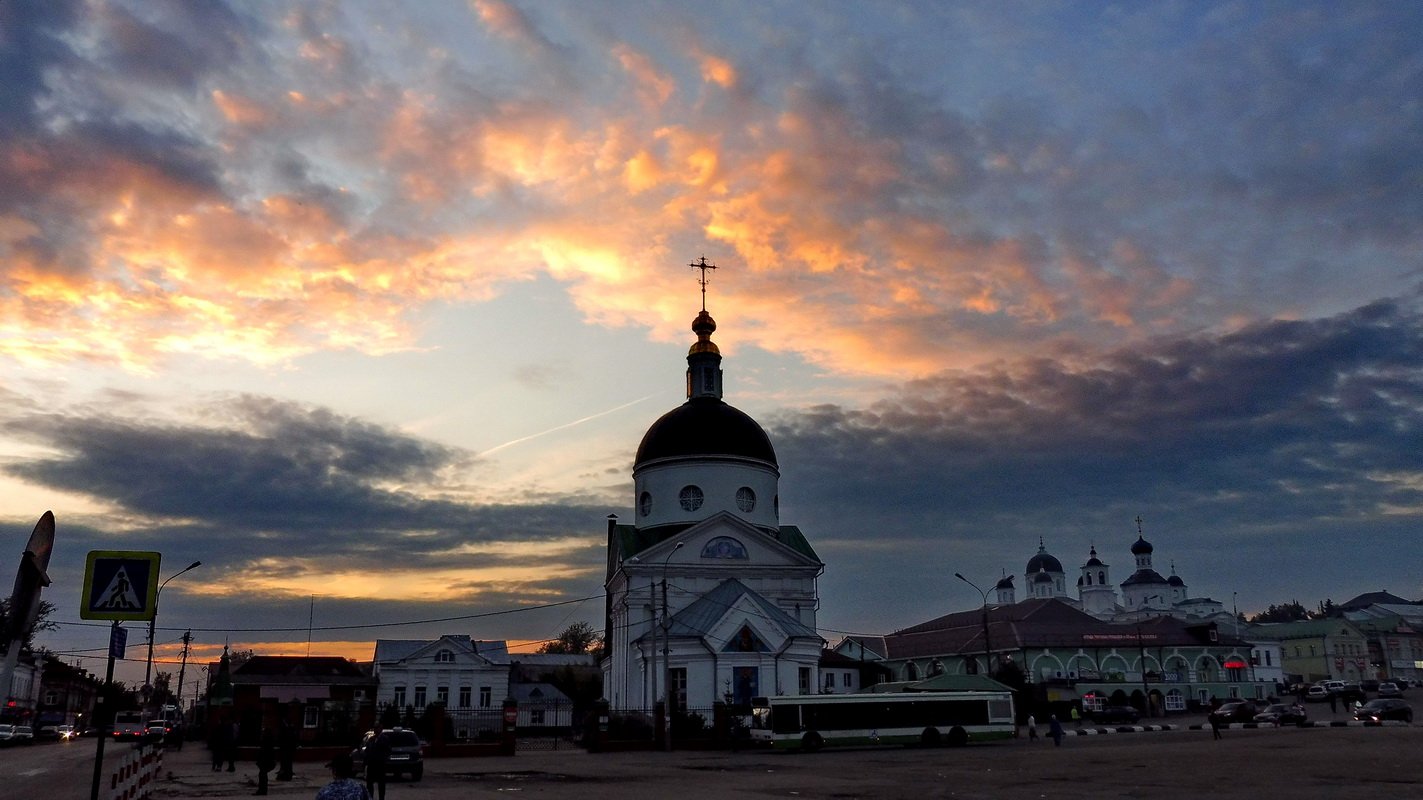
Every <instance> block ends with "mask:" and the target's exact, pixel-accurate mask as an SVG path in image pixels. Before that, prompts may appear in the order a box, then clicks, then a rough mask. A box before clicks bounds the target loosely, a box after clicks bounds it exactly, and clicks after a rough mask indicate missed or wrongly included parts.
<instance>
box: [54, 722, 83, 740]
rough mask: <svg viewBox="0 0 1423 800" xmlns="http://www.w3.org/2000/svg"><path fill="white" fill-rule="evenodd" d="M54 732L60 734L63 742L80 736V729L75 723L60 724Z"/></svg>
mask: <svg viewBox="0 0 1423 800" xmlns="http://www.w3.org/2000/svg"><path fill="white" fill-rule="evenodd" d="M54 732H55V734H56V735H58V736H59V740H60V741H61V742H67V741H69V740H70V739H77V738H79V729H78V728H76V727H74V726H73V725H59V726H57V727H56V728H55V729H54Z"/></svg>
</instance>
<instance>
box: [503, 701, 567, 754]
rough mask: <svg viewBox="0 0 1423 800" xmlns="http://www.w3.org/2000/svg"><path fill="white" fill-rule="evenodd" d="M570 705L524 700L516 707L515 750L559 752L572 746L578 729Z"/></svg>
mask: <svg viewBox="0 0 1423 800" xmlns="http://www.w3.org/2000/svg"><path fill="white" fill-rule="evenodd" d="M574 717H575V714H574V708H573V703H571V702H569V701H567V700H538V701H529V700H525V701H523V702H521V703H520V704H519V722H518V726H517V727H516V728H515V730H516V731H517V737H516V738H517V743H516V747H517V749H519V750H559V749H567V748H570V747H573V746H574V742H575V738H576V735H577V733H578V726H579V724H580V723H581V722H582V721H581V720H579V719H575V718H574Z"/></svg>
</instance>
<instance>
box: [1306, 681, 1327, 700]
mask: <svg viewBox="0 0 1423 800" xmlns="http://www.w3.org/2000/svg"><path fill="white" fill-rule="evenodd" d="M1304 699H1305V700H1308V701H1310V702H1312V703H1322V702H1324V701H1325V700H1328V699H1329V690H1328V689H1326V688H1324V687H1323V686H1319V685H1317V684H1316V685H1314V686H1311V687H1309V688H1308V689H1307V690H1305V693H1304Z"/></svg>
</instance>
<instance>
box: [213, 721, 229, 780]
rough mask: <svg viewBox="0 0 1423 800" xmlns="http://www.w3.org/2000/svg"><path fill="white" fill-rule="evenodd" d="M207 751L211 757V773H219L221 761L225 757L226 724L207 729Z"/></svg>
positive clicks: (222, 723) (218, 724)
mask: <svg viewBox="0 0 1423 800" xmlns="http://www.w3.org/2000/svg"><path fill="white" fill-rule="evenodd" d="M208 750H210V751H211V755H212V771H213V772H218V771H220V770H221V769H222V760H223V759H224V758H226V757H227V723H225V722H219V723H217V724H215V725H213V726H212V727H211V728H209V729H208Z"/></svg>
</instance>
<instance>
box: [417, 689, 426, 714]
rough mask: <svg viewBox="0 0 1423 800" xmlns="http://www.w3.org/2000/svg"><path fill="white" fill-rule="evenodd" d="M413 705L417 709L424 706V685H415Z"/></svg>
mask: <svg viewBox="0 0 1423 800" xmlns="http://www.w3.org/2000/svg"><path fill="white" fill-rule="evenodd" d="M415 707H416V708H417V709H418V708H424V707H425V687H424V686H416V687H415Z"/></svg>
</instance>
